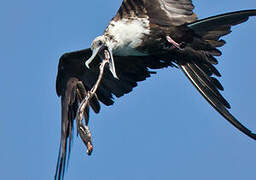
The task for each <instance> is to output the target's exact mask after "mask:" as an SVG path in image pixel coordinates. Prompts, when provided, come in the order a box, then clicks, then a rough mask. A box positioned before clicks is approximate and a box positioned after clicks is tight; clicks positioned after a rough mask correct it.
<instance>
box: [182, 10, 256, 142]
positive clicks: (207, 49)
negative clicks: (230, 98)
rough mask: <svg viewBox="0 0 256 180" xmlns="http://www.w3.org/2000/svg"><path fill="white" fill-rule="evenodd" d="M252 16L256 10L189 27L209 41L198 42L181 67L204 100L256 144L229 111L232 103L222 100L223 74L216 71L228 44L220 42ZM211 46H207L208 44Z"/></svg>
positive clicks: (231, 14) (215, 17)
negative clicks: (222, 52)
mask: <svg viewBox="0 0 256 180" xmlns="http://www.w3.org/2000/svg"><path fill="white" fill-rule="evenodd" d="M250 16H256V10H246V11H238V12H232V13H227V14H222V15H219V16H214V17H209V18H206V19H202V20H199V21H197V22H194V23H192V24H189V25H188V26H189V27H190V28H191V29H193V30H194V32H195V33H197V34H198V35H200V37H201V38H202V39H203V40H204V41H205V42H204V43H205V44H204V43H200V42H198V41H197V40H194V42H193V43H192V44H190V46H191V47H192V49H190V51H188V55H187V57H185V59H183V61H182V62H180V63H179V67H180V69H181V70H182V71H183V72H184V73H185V75H186V76H187V77H188V78H189V80H190V81H191V82H192V83H193V85H194V86H195V87H196V88H197V90H198V91H199V92H200V93H201V94H202V96H203V97H204V98H205V99H206V100H207V101H208V102H209V103H210V104H211V105H212V106H213V107H214V108H215V109H216V110H217V111H218V112H219V113H220V114H221V115H222V116H223V117H224V118H225V119H227V120H228V121H229V122H230V123H231V124H233V125H234V126H235V127H236V128H238V129H239V130H240V131H242V132H243V133H245V134H246V135H247V136H249V137H251V138H252V139H254V140H256V134H254V133H252V132H251V131H250V130H249V129H247V128H246V127H245V126H243V125H242V124H241V123H240V122H239V121H238V120H237V119H236V118H235V117H234V116H233V115H232V114H231V113H230V112H229V111H228V109H229V108H230V105H229V103H228V102H227V101H226V100H225V99H224V98H223V97H222V95H221V94H220V92H219V90H223V87H222V85H221V84H220V82H219V81H218V80H217V79H216V78H215V77H213V75H215V76H217V77H220V76H221V75H220V73H219V72H218V70H217V69H216V68H215V67H214V64H217V63H218V62H217V60H216V59H215V57H214V56H220V55H221V52H220V51H219V50H218V49H216V48H217V47H221V46H223V45H224V44H225V41H224V40H221V39H220V38H221V37H222V36H224V35H227V34H229V33H230V32H231V27H232V26H234V25H237V24H240V23H242V22H245V21H247V20H248V18H249V17H250ZM206 42H207V43H206Z"/></svg>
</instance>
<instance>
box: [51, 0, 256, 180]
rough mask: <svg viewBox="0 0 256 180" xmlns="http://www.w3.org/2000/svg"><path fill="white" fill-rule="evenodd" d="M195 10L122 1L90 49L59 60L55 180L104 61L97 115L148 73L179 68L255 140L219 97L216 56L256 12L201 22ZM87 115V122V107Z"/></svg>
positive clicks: (182, 0) (93, 103)
mask: <svg viewBox="0 0 256 180" xmlns="http://www.w3.org/2000/svg"><path fill="white" fill-rule="evenodd" d="M193 9H194V6H193V4H192V1H191V0H123V2H122V5H121V7H120V8H119V10H118V12H117V14H116V16H115V17H114V18H113V19H112V20H111V21H110V23H109V25H108V26H107V28H106V30H105V31H104V33H103V35H102V36H99V37H97V38H95V40H94V41H93V43H92V46H91V48H90V49H84V50H80V51H76V52H71V53H66V54H64V55H62V56H61V58H60V61H59V66H58V75H57V80H56V90H57V95H58V96H61V107H62V123H61V124H62V125H61V143H60V150H59V157H58V163H57V168H56V174H55V179H63V177H64V171H65V164H66V159H67V149H68V156H69V154H70V149H71V140H72V131H73V125H74V124H73V123H74V119H75V118H76V117H77V115H76V114H77V110H78V107H79V104H80V103H81V101H82V100H83V99H84V98H86V96H87V95H88V92H89V91H90V90H91V89H92V88H93V87H94V84H95V83H96V81H97V79H98V75H99V73H100V70H99V67H98V64H99V63H100V62H101V61H102V60H103V59H104V60H108V61H109V68H105V70H104V75H103V76H102V77H101V82H100V83H99V86H98V88H97V89H95V94H94V95H93V96H92V97H91V98H90V99H89V105H90V107H91V108H92V109H93V110H94V112H95V113H99V111H100V102H101V103H103V104H105V105H107V106H110V105H112V104H113V103H114V101H113V95H114V96H116V97H121V96H123V95H124V94H126V93H129V92H131V91H132V89H133V88H134V87H135V86H137V82H139V81H143V80H145V79H146V78H147V77H150V76H151V74H154V72H152V71H150V69H160V68H164V67H168V66H171V67H178V68H180V69H181V70H182V71H183V72H184V74H185V75H186V77H187V78H188V79H189V80H190V81H191V82H192V84H193V85H194V86H195V87H196V88H197V90H198V91H199V92H200V93H201V94H202V96H203V97H204V98H205V99H206V100H207V101H208V102H209V103H210V104H211V105H212V106H213V107H214V108H215V109H216V110H217V111H218V112H219V113H220V114H221V115H222V116H223V117H224V118H225V119H226V120H228V121H229V122H230V123H231V124H233V125H234V126H235V127H236V128H237V129H239V130H240V131H241V132H243V133H244V134H246V135H247V136H249V137H251V138H252V139H255V140H256V134H254V133H252V132H251V131H250V130H249V129H247V128H246V127H245V126H243V125H242V124H241V123H240V122H239V121H238V120H237V119H236V118H235V117H234V116H233V115H232V114H231V113H230V112H229V111H228V109H229V108H230V104H229V103H228V102H227V100H225V99H224V97H223V96H222V95H221V94H220V91H222V90H223V87H222V85H221V83H220V82H219V81H218V80H217V79H216V77H220V76H221V75H220V73H219V72H218V70H217V69H216V68H215V66H214V65H216V64H217V63H218V61H217V60H216V58H215V57H216V56H220V55H221V52H220V50H218V48H219V47H221V46H223V45H224V44H225V41H224V40H222V39H221V37H222V36H225V35H227V34H229V33H230V32H231V27H232V26H234V25H237V24H240V23H243V22H245V21H247V20H248V18H249V17H250V16H255V15H256V10H244V11H238V12H231V13H226V14H221V15H217V16H213V17H209V18H206V19H202V20H198V19H197V16H196V14H195V13H193ZM103 68H104V67H103ZM214 76H215V77H214ZM84 115H85V119H86V122H87V123H88V119H89V107H88V106H86V107H85V109H84ZM84 131H85V130H84ZM80 136H81V134H80ZM82 139H83V138H82Z"/></svg>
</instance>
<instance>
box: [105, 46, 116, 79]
mask: <svg viewBox="0 0 256 180" xmlns="http://www.w3.org/2000/svg"><path fill="white" fill-rule="evenodd" d="M107 51H108V53H109V55H110V59H109V70H110V71H111V73H112V75H113V76H114V78H116V79H119V78H118V77H117V75H116V69H115V63H114V58H113V53H112V50H111V49H109V48H108V50H107Z"/></svg>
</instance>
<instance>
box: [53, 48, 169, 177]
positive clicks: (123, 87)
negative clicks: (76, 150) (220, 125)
mask: <svg viewBox="0 0 256 180" xmlns="http://www.w3.org/2000/svg"><path fill="white" fill-rule="evenodd" d="M91 53H92V52H91V50H90V49H85V50H81V51H76V52H71V53H66V54H64V55H63V56H62V57H61V58H60V61H59V66H58V74H57V79H56V91H57V95H58V96H61V109H62V110H61V111H62V113H61V116H62V120H61V142H60V149H59V157H58V163H57V167H56V174H55V179H58V180H60V179H63V175H64V171H65V164H66V159H67V158H68V156H69V154H70V150H71V140H72V135H73V133H72V132H73V121H74V119H75V118H76V112H77V109H78V106H79V103H80V102H81V100H82V99H83V98H84V97H85V96H86V93H87V91H89V90H90V89H91V88H92V87H93V85H94V84H95V82H96V80H97V78H98V74H99V67H98V63H99V62H100V59H99V58H98V57H96V58H95V60H94V62H93V63H92V65H91V68H90V69H88V68H87V67H86V66H85V61H86V60H87V59H88V58H89V57H90V56H91ZM114 59H115V63H116V70H117V74H118V77H119V79H116V78H114V77H113V76H112V74H111V72H110V71H109V70H108V68H106V69H105V73H104V76H103V79H102V81H101V84H100V86H99V88H98V90H97V91H96V96H94V97H93V98H92V99H91V100H90V106H91V108H92V109H93V110H94V111H95V112H96V113H98V112H99V111H100V103H99V102H102V103H103V104H105V105H107V106H109V105H112V104H113V103H114V101H113V95H114V96H116V97H121V96H123V95H124V94H126V93H129V92H131V91H132V89H133V88H134V87H135V86H137V82H139V81H143V80H145V79H146V78H147V77H150V76H151V74H154V73H155V72H152V71H150V70H149V69H148V68H150V69H159V68H163V67H167V66H171V65H172V64H171V62H163V61H160V59H158V58H154V57H117V56H115V57H114ZM84 114H85V120H86V121H88V120H89V108H86V109H85V113H84ZM67 151H68V152H67ZM67 153H68V154H67Z"/></svg>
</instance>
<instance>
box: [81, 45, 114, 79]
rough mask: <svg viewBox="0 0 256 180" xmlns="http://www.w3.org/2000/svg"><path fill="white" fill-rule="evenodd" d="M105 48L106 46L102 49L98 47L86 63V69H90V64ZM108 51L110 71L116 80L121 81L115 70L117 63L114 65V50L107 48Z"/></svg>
mask: <svg viewBox="0 0 256 180" xmlns="http://www.w3.org/2000/svg"><path fill="white" fill-rule="evenodd" d="M102 48H104V46H101V47H97V48H95V49H94V50H93V52H92V56H91V57H90V58H89V59H88V60H87V61H86V62H85V65H86V67H87V68H88V69H89V68H90V67H89V64H90V63H91V62H92V61H93V59H94V58H95V57H96V55H97V54H98V53H99V51H100V50H101V49H102ZM107 51H108V53H109V56H110V57H109V59H108V61H109V70H110V72H111V73H112V75H113V76H114V78H116V79H119V78H118V77H117V75H116V69H115V63H114V58H113V53H112V50H111V49H109V48H107ZM104 59H106V57H104Z"/></svg>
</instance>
